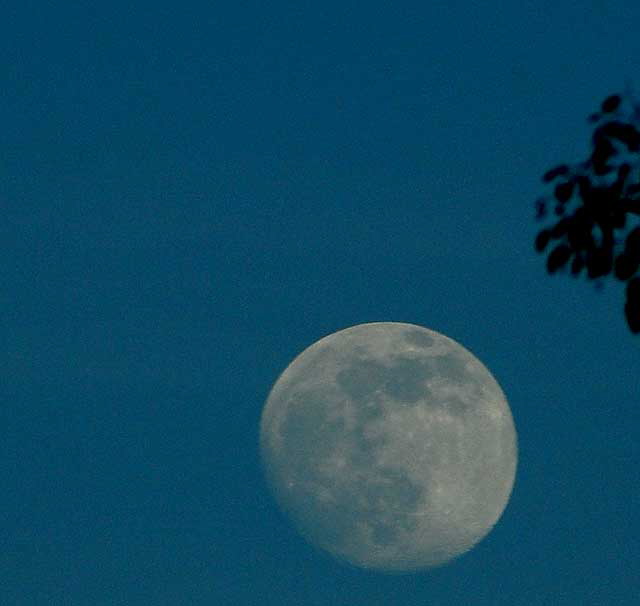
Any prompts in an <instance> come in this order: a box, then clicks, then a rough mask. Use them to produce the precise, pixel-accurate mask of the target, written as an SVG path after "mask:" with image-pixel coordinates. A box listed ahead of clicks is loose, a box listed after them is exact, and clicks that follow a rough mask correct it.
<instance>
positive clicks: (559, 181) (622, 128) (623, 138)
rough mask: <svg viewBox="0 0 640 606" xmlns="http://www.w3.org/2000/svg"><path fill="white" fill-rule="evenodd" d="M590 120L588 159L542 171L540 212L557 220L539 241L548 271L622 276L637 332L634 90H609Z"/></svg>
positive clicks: (638, 156) (638, 163)
mask: <svg viewBox="0 0 640 606" xmlns="http://www.w3.org/2000/svg"><path fill="white" fill-rule="evenodd" d="M589 123H590V124H592V125H593V135H592V137H591V153H590V155H589V157H588V158H587V160H586V161H584V162H581V163H577V164H575V165H569V164H561V165H559V166H555V167H554V168H551V169H550V170H548V171H547V172H546V173H545V174H544V175H543V177H542V180H543V182H544V183H545V184H547V187H549V188H550V190H551V191H550V193H548V194H547V195H545V196H543V197H541V198H539V199H538V200H537V202H536V208H537V219H538V220H539V221H545V222H547V221H548V220H549V219H551V220H552V221H553V222H552V223H551V224H547V225H546V226H545V227H544V228H543V229H541V230H540V231H539V232H538V234H537V235H536V238H535V249H536V251H538V252H539V253H541V254H545V255H546V257H547V261H546V264H547V271H548V272H549V273H550V274H555V273H556V272H569V273H570V274H571V275H572V276H575V277H579V276H585V277H586V279H588V280H594V281H601V280H603V279H605V278H608V277H612V278H614V279H617V280H620V281H621V282H624V283H625V284H626V289H625V294H626V301H625V305H624V313H625V317H626V320H627V324H628V326H629V329H630V330H631V332H632V333H634V334H638V333H640V271H639V269H640V222H639V221H638V217H640V105H639V104H637V103H635V102H634V100H633V99H632V97H631V95H630V94H626V95H624V96H623V95H619V94H615V95H610V96H609V97H607V98H606V99H605V100H604V101H603V102H602V104H601V106H600V110H599V111H598V112H596V113H594V114H592V115H591V116H590V117H589ZM551 211H553V212H551Z"/></svg>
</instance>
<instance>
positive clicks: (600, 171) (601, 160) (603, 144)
mask: <svg viewBox="0 0 640 606" xmlns="http://www.w3.org/2000/svg"><path fill="white" fill-rule="evenodd" d="M615 153H616V150H615V147H614V146H613V144H612V143H611V141H609V139H606V138H604V137H601V138H599V139H597V140H596V142H595V149H594V150H593V153H592V154H591V164H592V165H593V172H594V173H595V174H596V175H606V174H608V173H610V172H611V171H612V170H613V167H612V166H610V165H609V164H608V162H609V160H610V159H611V157H612V156H613V155H614V154H615Z"/></svg>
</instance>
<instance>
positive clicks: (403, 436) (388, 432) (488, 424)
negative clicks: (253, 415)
mask: <svg viewBox="0 0 640 606" xmlns="http://www.w3.org/2000/svg"><path fill="white" fill-rule="evenodd" d="M260 446H261V452H262V459H263V463H264V468H265V473H266V477H267V480H268V482H269V485H270V487H271V488H272V490H273V493H274V495H275V498H276V500H277V502H278V504H279V505H280V507H281V508H282V509H283V510H284V511H285V512H286V513H287V514H288V515H289V516H290V517H291V518H292V520H293V522H294V524H295V525H296V527H297V528H298V530H299V532H300V533H301V534H302V535H303V536H304V537H306V538H307V539H308V540H309V541H310V542H311V543H312V544H314V545H316V546H318V547H320V548H321V549H324V550H325V551H327V552H329V553H330V554H332V555H333V556H334V557H336V558H338V559H340V560H343V561H347V562H349V563H351V564H353V565H356V566H361V567H363V568H368V569H374V570H379V571H385V572H408V571H414V570H420V569H423V568H428V567H431V566H437V565H440V564H443V563H445V562H447V561H448V560H450V559H452V558H454V557H456V556H458V555H460V554H462V553H464V552H465V551H467V550H468V549H470V548H471V547H472V546H473V545H475V544H476V543H477V542H478V541H480V539H482V538H483V537H484V536H485V535H486V534H487V533H488V532H489V531H490V530H491V528H492V527H493V526H494V524H495V523H496V522H497V520H498V518H500V516H501V514H502V512H503V510H504V508H505V506H506V504H507V501H508V500H509V496H510V494H511V489H512V488H513V482H514V478H515V472H516V462H517V445H516V433H515V428H514V424H513V418H512V416H511V411H510V409H509V405H508V404H507V401H506V399H505V396H504V394H503V393H502V390H501V389H500V386H499V385H498V383H497V382H496V381H495V379H494V378H493V376H492V375H491V373H490V372H489V371H488V370H487V369H486V368H485V366H483V364H482V363H481V362H480V361H479V360H478V359H477V358H476V357H475V356H473V354H471V353H470V352H469V351H467V350H466V349H465V348H464V347H462V346H461V345H459V344H458V343H456V342H455V341H453V340H451V339H449V338H448V337H445V336H444V335H441V334H439V333H437V332H434V331H432V330H428V329H426V328H422V327H420V326H415V325H413V324H403V323H398V322H375V323H371V324H359V325H357V326H353V327H351V328H347V329H345V330H341V331H339V332H336V333H334V334H331V335H329V336H327V337H325V338H323V339H320V341H318V342H317V343H314V344H313V345H311V346H310V347H309V348H307V349H306V350H305V351H303V352H302V353H301V354H300V355H299V356H298V357H297V358H295V359H294V360H293V362H291V364H290V365H289V366H288V367H287V369H286V370H285V371H284V372H283V373H282V375H281V376H280V377H279V378H278V380H277V382H276V383H275V385H274V386H273V389H272V390H271V393H270V394H269V397H268V399H267V402H266V405H265V408H264V411H263V413H262V420H261V426H260Z"/></svg>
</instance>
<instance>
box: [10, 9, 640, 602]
mask: <svg viewBox="0 0 640 606" xmlns="http://www.w3.org/2000/svg"><path fill="white" fill-rule="evenodd" d="M11 4H12V6H11V7H8V8H5V9H4V11H3V16H2V23H1V25H0V56H1V57H2V72H1V73H2V82H3V86H2V90H3V92H2V95H1V99H0V123H1V125H2V129H1V132H0V134H1V137H2V152H3V153H2V179H0V206H1V208H2V221H1V222H0V230H1V238H2V250H3V261H2V263H1V264H0V271H1V274H0V280H1V285H2V286H1V288H2V290H1V293H2V299H1V305H2V314H1V316H0V339H1V342H2V344H3V357H2V372H1V375H0V396H1V397H2V407H1V408H0V486H2V497H1V499H2V500H1V506H0V540H1V545H2V549H1V550H0V603H1V604H3V606H14V605H16V606H17V605H19V606H40V605H42V606H62V605H65V606H66V605H73V606H84V605H87V606H116V605H118V606H119V605H122V606H138V605H140V606H142V605H144V606H156V605H157V606H161V605H163V606H164V605H171V606H175V605H181V604H185V605H187V604H188V605H190V606H200V605H207V606H209V605H216V606H227V605H228V606H254V605H256V606H300V605H305V606H306V605H312V606H325V605H327V606H329V605H331V606H341V605H345V606H346V605H349V606H358V605H367V606H382V605H388V604H396V605H398V606H404V605H407V606H409V605H418V604H419V605H420V606H448V605H460V604H473V605H479V606H482V605H492V606H495V605H503V604H504V605H510V606H520V605H521V606H534V605H538V604H539V605H545V606H547V605H574V604H575V605H581V606H588V605H594V606H602V605H604V604H607V605H623V604H624V605H627V604H637V599H638V595H639V594H640V581H639V580H638V579H639V578H640V576H639V571H640V543H639V539H638V536H639V535H640V506H639V498H638V486H639V485H640V474H639V472H638V469H639V466H638V462H639V457H640V452H639V447H638V436H639V433H638V432H639V430H640V413H639V412H638V389H637V387H638V378H637V376H638V370H639V368H640V355H639V354H640V350H639V343H640V341H638V339H639V337H635V338H634V337H632V336H631V334H630V333H629V332H628V330H627V327H626V325H625V322H624V319H623V315H622V300H623V294H622V289H621V288H619V287H618V286H617V285H614V284H607V285H606V287H605V288H604V290H603V291H602V292H596V291H595V290H594V288H593V287H592V285H590V284H586V283H582V282H573V281H571V280H570V279H569V278H562V277H557V278H554V279H551V278H549V277H548V276H547V275H546V274H545V271H544V259H543V258H541V257H538V256H536V255H535V253H534V252H533V246H532V241H533V237H534V235H535V232H536V229H537V225H536V223H535V221H534V218H533V217H534V210H533V202H534V200H535V198H536V197H538V196H539V195H540V194H541V193H543V188H542V186H541V184H540V180H539V178H540V175H541V174H542V173H543V172H544V171H545V170H546V169H547V168H549V167H550V166H552V165H553V164H555V163H558V162H560V161H565V160H566V161H577V160H581V159H583V157H584V156H585V154H586V153H587V149H588V147H587V144H588V136H589V130H588V126H587V124H586V121H585V118H586V116H587V115H588V114H589V113H591V112H592V111H593V110H595V109H596V108H597V106H598V104H599V103H600V101H601V100H602V99H603V98H604V97H605V96H606V95H608V94H609V93H612V92H615V91H617V90H619V89H621V88H622V87H624V84H625V82H626V81H627V80H629V81H631V82H633V83H634V84H635V85H636V90H638V87H640V74H639V68H638V58H639V57H640V35H639V34H638V32H639V31H640V5H639V4H638V3H637V2H632V1H624V2H616V1H612V2H604V1H603V2H596V1H592V2H569V1H566V0H554V1H550V0H538V1H536V2H533V1H528V0H521V1H519V2H496V1H495V0H494V1H493V2H485V1H474V2H471V1H468V0H467V1H465V2H460V1H457V0H449V1H447V2H419V3H418V2H415V3H402V2H401V3H375V2H374V3H351V2H344V1H342V2H339V3H337V2H328V3H326V2H325V3H311V2H297V3H294V2H290V3H279V2H269V3H266V2H265V3H255V2H240V1H237V2H233V3H215V2H207V3H197V2H189V1H187V2H183V3H180V4H172V3H168V2H163V1H162V0H160V1H159V2H157V3H155V4H153V5H151V4H149V5H147V4H139V5H136V6H131V5H130V3H126V4H125V3H122V4H120V3H117V2H116V3H93V2H85V3H81V4H82V6H71V4H75V3H41V2H27V1H25V2H14V3H11ZM372 321H402V322H411V323H415V324H420V325H423V326H426V327H429V328H432V329H435V330H437V331H439V332H442V333H444V334H446V335H448V336H450V337H452V338H454V339H456V340H457V341H459V342H460V343H462V344H463V345H464V346H465V347H467V348H468V349H470V350H471V351H472V352H474V353H475V354H476V355H477V356H478V357H479V358H480V359H481V360H482V361H483V362H484V363H485V364H486V365H487V366H488V367H489V368H490V369H491V371H492V372H493V374H494V375H495V376H496V378H497V379H498V381H499V382H500V384H501V386H502V387H503V389H504V391H505V393H506V395H507V397H508V399H509V402H510V404H511V407H512V411H513V414H514V418H515V422H516V426H517V429H518V435H519V448H520V461H519V469H518V475H517V478H516V485H515V488H514V493H513V496H512V499H511V502H510V504H509V506H508V508H507V510H506V511H505V514H504V516H503V517H502V519H501V520H500V522H499V523H498V525H497V526H496V528H495V529H494V531H493V532H492V533H491V534H490V535H489V536H488V537H487V538H486V539H485V540H484V541H483V542H482V543H480V544H479V545H478V546H477V547H476V548H475V549H474V550H472V551H471V552H469V553H468V554H466V555H465V556H463V557H462V558H460V559H458V560H456V561H454V562H453V563H452V564H450V565H449V566H446V567H444V568H440V569H436V570H433V571H430V572H425V573H424V574H417V575H410V576H399V577H398V576H382V575H378V574H374V573H369V572H365V571H360V570H356V569H353V568H348V567H344V566H342V565H340V564H338V563H336V562H334V561H333V560H331V559H330V558H329V557H327V556H325V555H323V554H322V553H320V552H318V551H316V550H314V549H313V548H311V547H310V546H308V545H307V544H306V543H305V542H304V541H303V539H301V538H300V537H299V536H298V535H297V534H296V533H295V531H294V530H293V529H292V528H291V526H290V524H289V523H288V521H287V520H286V519H284V518H283V517H282V516H281V515H280V513H279V512H278V510H277V509H276V506H275V504H274V502H273V501H272V499H271V497H270V495H269V493H268V491H267V489H266V487H265V485H264V483H263V480H262V476H261V471H260V464H259V457H258V422H259V418H260V412H261V408H262V405H263V403H264V399H265V398H266V396H267V394H268V392H269V389H270V387H271V385H272V384H273V382H274V381H275V380H276V378H277V376H278V374H279V373H280V372H281V371H282V370H283V369H284V367H285V366H286V365H287V364H288V363H289V362H290V361H291V359H292V358H293V357H294V356H295V355H297V354H298V353H299V352H300V351H301V350H302V349H304V348H305V347H307V346H308V345H310V344H311V343H313V342H314V341H316V340H318V339H319V338H321V337H323V336H325V335H327V334H329V333H331V332H334V331H336V330H339V329H342V328H345V327H347V326H350V325H353V324H358V323H362V322H372Z"/></svg>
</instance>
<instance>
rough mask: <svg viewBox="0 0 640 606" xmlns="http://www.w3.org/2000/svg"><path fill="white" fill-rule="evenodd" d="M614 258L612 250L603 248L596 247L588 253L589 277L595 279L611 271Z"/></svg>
mask: <svg viewBox="0 0 640 606" xmlns="http://www.w3.org/2000/svg"><path fill="white" fill-rule="evenodd" d="M612 269H613V258H612V254H611V251H609V250H606V249H603V248H595V249H593V250H591V251H589V254H588V255H587V272H588V275H589V278H591V279H592V280H595V279H596V278H601V277H602V276H606V275H607V274H608V273H611V270H612Z"/></svg>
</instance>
